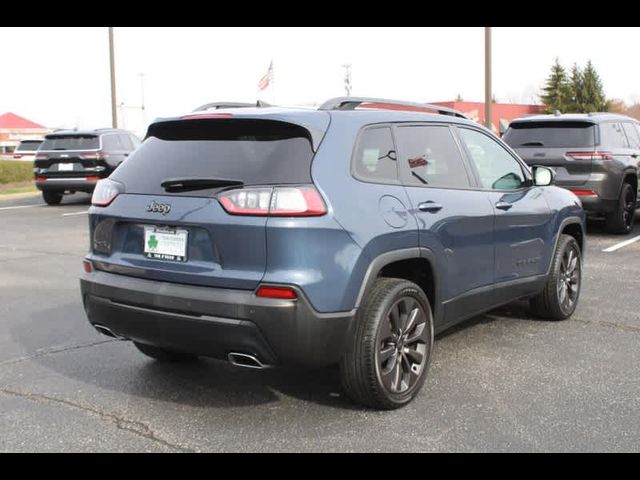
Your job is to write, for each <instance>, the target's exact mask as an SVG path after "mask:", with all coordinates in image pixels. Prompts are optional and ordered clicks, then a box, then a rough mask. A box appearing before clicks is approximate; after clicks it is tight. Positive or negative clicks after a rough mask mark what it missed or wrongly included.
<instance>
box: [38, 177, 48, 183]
mask: <svg viewBox="0 0 640 480" xmlns="http://www.w3.org/2000/svg"><path fill="white" fill-rule="evenodd" d="M45 180H46V178H45V177H36V182H44V181H45Z"/></svg>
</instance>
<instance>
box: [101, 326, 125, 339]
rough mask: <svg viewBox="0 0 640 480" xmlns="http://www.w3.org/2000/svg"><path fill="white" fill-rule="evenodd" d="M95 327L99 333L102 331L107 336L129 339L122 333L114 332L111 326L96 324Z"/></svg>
mask: <svg viewBox="0 0 640 480" xmlns="http://www.w3.org/2000/svg"><path fill="white" fill-rule="evenodd" d="M93 328H95V329H96V330H97V331H98V333H101V334H102V335H106V336H107V337H111V338H115V339H117V340H127V339H126V338H124V337H121V336H120V335H116V334H115V333H113V331H112V330H111V329H110V328H109V327H105V326H104V325H98V324H94V325H93Z"/></svg>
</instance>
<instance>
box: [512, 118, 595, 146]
mask: <svg viewBox="0 0 640 480" xmlns="http://www.w3.org/2000/svg"><path fill="white" fill-rule="evenodd" d="M503 140H504V141H505V142H507V144H508V145H509V146H511V147H512V148H527V147H532V148H535V147H538V148H539V147H552V148H553V147H593V146H594V145H595V126H594V125H593V124H592V123H588V122H522V123H512V124H511V126H510V127H509V129H508V130H507V131H506V133H505V134H504V137H503Z"/></svg>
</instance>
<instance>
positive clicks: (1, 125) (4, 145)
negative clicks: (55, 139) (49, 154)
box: [0, 112, 50, 155]
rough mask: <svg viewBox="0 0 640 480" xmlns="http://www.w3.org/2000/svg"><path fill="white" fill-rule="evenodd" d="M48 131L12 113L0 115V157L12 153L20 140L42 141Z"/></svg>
mask: <svg viewBox="0 0 640 480" xmlns="http://www.w3.org/2000/svg"><path fill="white" fill-rule="evenodd" d="M49 131H50V130H49V129H48V128H47V127H45V126H43V125H40V124H39V123H36V122H32V121H31V120H29V119H27V118H24V117H21V116H20V115H16V114H15V113H12V112H7V113H3V114H2V115H0V155H2V154H9V153H12V152H13V150H14V149H15V148H16V147H17V146H18V144H19V143H20V140H39V139H42V138H43V137H44V136H45V135H46V134H47V133H49Z"/></svg>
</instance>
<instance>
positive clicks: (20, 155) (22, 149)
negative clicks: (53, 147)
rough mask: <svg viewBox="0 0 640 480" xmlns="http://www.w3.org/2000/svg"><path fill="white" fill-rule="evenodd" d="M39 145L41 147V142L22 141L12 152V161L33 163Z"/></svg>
mask: <svg viewBox="0 0 640 480" xmlns="http://www.w3.org/2000/svg"><path fill="white" fill-rule="evenodd" d="M40 145H42V140H22V141H21V142H20V144H19V145H18V146H17V147H16V149H15V150H14V151H13V159H14V160H22V161H25V162H33V161H34V160H35V159H36V152H37V151H38V148H40Z"/></svg>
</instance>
